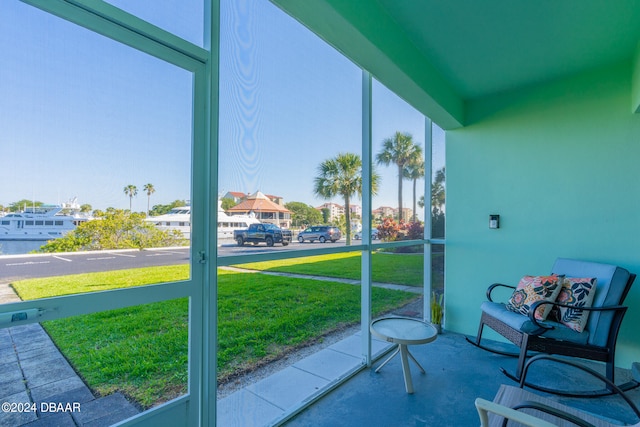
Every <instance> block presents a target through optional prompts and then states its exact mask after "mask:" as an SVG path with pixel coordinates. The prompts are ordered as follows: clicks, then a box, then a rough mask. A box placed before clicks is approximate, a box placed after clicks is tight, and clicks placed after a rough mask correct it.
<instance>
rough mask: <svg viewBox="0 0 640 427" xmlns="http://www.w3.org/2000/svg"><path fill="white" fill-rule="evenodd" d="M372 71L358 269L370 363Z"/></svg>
mask: <svg viewBox="0 0 640 427" xmlns="http://www.w3.org/2000/svg"><path fill="white" fill-rule="evenodd" d="M371 162H372V155H371V74H369V73H368V72H366V71H364V70H363V71H362V240H363V243H365V244H366V249H365V250H364V251H362V264H361V273H360V283H361V286H360V289H361V305H360V310H361V314H360V321H361V330H362V334H361V335H362V355H363V358H364V362H365V363H366V365H367V366H370V365H371V334H370V332H369V324H370V323H371V281H372V278H371V181H372V179H371V174H372V169H373V167H372V163H371Z"/></svg>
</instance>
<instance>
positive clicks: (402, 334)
mask: <svg viewBox="0 0 640 427" xmlns="http://www.w3.org/2000/svg"><path fill="white" fill-rule="evenodd" d="M370 330H371V334H372V335H374V336H375V337H377V338H380V339H383V340H385V341H388V342H391V343H394V344H398V347H397V348H396V350H395V351H394V352H393V354H392V355H391V356H389V357H388V358H387V360H385V361H384V362H382V364H381V365H380V366H378V369H376V372H379V371H380V369H382V367H383V366H384V365H386V364H387V362H389V361H390V360H391V359H393V357H394V356H395V355H396V354H398V353H400V358H401V360H402V372H403V374H404V385H405V388H406V390H407V393H413V383H412V381H411V371H410V370H409V358H411V360H413V362H414V363H415V364H416V365H417V366H418V368H419V369H420V371H421V372H422V373H423V374H424V373H425V371H424V369H423V368H422V366H420V364H419V363H418V361H417V360H416V358H415V357H413V354H411V352H409V348H408V347H407V346H409V345H417V344H427V343H430V342H432V341H435V339H436V338H437V337H438V331H437V330H436V328H435V326H433V325H432V324H431V323H429V322H423V321H421V320H416V319H410V318H406V317H385V318H382V319H378V320H374V321H373V322H371V327H370Z"/></svg>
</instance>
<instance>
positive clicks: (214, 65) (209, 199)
mask: <svg viewBox="0 0 640 427" xmlns="http://www.w3.org/2000/svg"><path fill="white" fill-rule="evenodd" d="M204 1H205V25H204V28H205V40H204V46H205V49H206V50H207V51H208V52H209V58H208V63H207V67H206V69H207V71H206V80H207V86H206V91H205V93H206V94H207V98H206V109H205V111H206V113H205V115H206V146H207V156H206V157H205V158H206V159H207V161H206V163H207V164H206V165H205V176H203V181H204V182H206V183H207V185H206V194H205V195H204V199H205V201H206V208H205V212H206V214H207V215H206V228H205V231H206V234H205V235H206V236H208V238H207V245H206V247H207V252H206V253H207V271H206V275H205V280H204V283H203V301H204V305H205V310H204V313H203V318H202V319H201V320H202V324H203V325H204V328H203V335H202V337H201V339H202V342H203V348H202V350H203V379H202V389H201V395H200V404H201V406H200V411H199V413H200V417H201V418H200V425H203V426H215V425H216V422H217V388H218V387H217V375H218V370H217V366H218V352H217V346H218V274H217V272H218V232H217V230H218V226H217V224H218V196H217V195H218V124H219V117H218V116H219V109H218V106H219V88H220V85H219V78H220V61H219V60H220V55H219V52H220V1H219V0H204ZM205 177H206V179H204V178H205Z"/></svg>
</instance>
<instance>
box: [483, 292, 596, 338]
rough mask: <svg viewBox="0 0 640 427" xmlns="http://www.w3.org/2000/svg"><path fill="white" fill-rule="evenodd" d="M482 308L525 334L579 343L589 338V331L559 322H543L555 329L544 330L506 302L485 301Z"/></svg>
mask: <svg viewBox="0 0 640 427" xmlns="http://www.w3.org/2000/svg"><path fill="white" fill-rule="evenodd" d="M480 308H481V309H482V311H484V312H485V313H487V314H488V315H490V316H491V317H493V318H495V319H498V320H500V321H501V322H502V323H504V324H505V325H507V326H509V327H511V328H513V329H515V330H518V331H521V332H524V333H525V334H531V335H537V334H540V333H542V336H543V337H547V338H552V339H557V340H562V341H571V342H574V343H578V344H586V343H587V341H588V340H589V332H587V331H584V332H581V333H580V332H576V331H574V330H573V329H570V328H568V327H566V326H565V325H563V324H561V323H557V322H551V321H544V322H541V323H542V324H543V325H545V326H552V327H553V329H550V330H547V331H544V330H543V329H541V328H540V327H538V326H537V325H536V324H535V323H533V322H532V321H531V320H529V317H528V316H524V315H522V314H520V313H515V312H513V311H510V310H507V308H506V306H505V304H502V303H498V302H491V301H485V302H483V303H482V305H481V306H480Z"/></svg>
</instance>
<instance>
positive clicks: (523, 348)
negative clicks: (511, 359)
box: [516, 334, 529, 380]
mask: <svg viewBox="0 0 640 427" xmlns="http://www.w3.org/2000/svg"><path fill="white" fill-rule="evenodd" d="M528 345H529V335H528V334H522V343H521V344H520V355H519V356H518V368H517V369H516V378H517V379H518V380H520V378H521V377H522V370H523V369H524V364H525V363H526V362H527V347H528Z"/></svg>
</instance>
